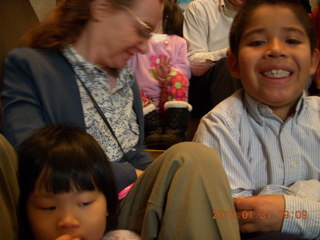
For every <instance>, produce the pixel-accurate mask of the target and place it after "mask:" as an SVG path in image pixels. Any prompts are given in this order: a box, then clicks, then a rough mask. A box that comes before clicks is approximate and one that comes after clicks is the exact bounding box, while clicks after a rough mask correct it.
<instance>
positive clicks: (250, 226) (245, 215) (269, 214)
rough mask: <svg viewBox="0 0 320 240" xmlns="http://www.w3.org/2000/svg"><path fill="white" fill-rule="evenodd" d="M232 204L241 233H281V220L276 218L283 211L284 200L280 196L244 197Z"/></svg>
mask: <svg viewBox="0 0 320 240" xmlns="http://www.w3.org/2000/svg"><path fill="white" fill-rule="evenodd" d="M233 203H234V206H235V209H236V211H237V214H238V221H239V225H240V231H241V232H243V233H252V232H280V231H281V227H282V223H283V218H281V217H279V216H278V212H279V211H281V212H283V211H284V210H285V209H284V208H285V200H284V197H283V196H282V195H263V196H254V197H244V198H238V199H236V200H234V201H233ZM250 211H252V212H250Z"/></svg>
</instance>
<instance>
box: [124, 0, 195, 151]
mask: <svg viewBox="0 0 320 240" xmlns="http://www.w3.org/2000/svg"><path fill="white" fill-rule="evenodd" d="M182 24H183V14H182V11H181V9H180V8H179V7H178V6H177V5H176V4H175V3H174V2H173V1H166V2H165V4H164V9H163V18H162V22H161V24H159V27H158V29H156V31H155V32H157V33H154V34H152V37H151V38H150V40H149V51H148V53H147V54H136V55H134V56H133V57H132V58H131V60H130V62H129V65H130V66H131V67H132V69H133V72H134V73H135V76H136V79H137V82H138V84H139V87H140V92H141V97H142V102H143V112H144V117H145V144H146V146H147V147H148V148H156V149H166V148H168V147H170V146H171V145H173V144H175V143H178V142H181V141H185V139H186V131H187V129H188V122H189V119H190V112H191V110H192V107H191V105H190V104H189V103H188V88H189V78H190V76H191V73H190V68H189V64H188V61H187V43H186V41H185V39H183V38H182Z"/></svg>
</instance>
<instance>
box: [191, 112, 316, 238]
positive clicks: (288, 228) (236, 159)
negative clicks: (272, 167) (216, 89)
mask: <svg viewBox="0 0 320 240" xmlns="http://www.w3.org/2000/svg"><path fill="white" fill-rule="evenodd" d="M230 111H232V109H230ZM232 128H234V129H232ZM236 128H237V127H235V126H228V125H227V124H226V121H225V119H224V118H223V117H222V116H219V117H217V116H214V115H208V116H206V117H205V118H204V119H202V121H201V122H200V124H199V127H198V130H197V132H196V134H195V137H194V141H196V142H200V143H203V144H204V145H206V146H209V147H212V148H214V149H216V150H217V152H218V153H219V155H220V156H221V159H222V160H223V165H224V168H225V170H226V173H227V176H228V180H229V183H230V188H231V190H232V196H233V198H234V199H237V200H235V207H236V209H237V211H238V214H240V216H243V215H242V212H243V211H245V212H246V213H248V212H249V211H253V212H252V213H253V214H252V215H254V216H256V217H255V218H254V219H250V217H246V218H244V219H243V218H242V219H240V220H239V224H240V230H241V231H243V232H246V233H248V232H257V231H264V232H266V231H280V230H281V231H282V232H289V233H293V234H297V235H299V236H301V237H304V238H308V239H320V214H319V213H320V183H319V179H315V180H313V181H301V182H300V183H299V184H301V186H302V187H300V188H299V190H297V189H295V190H293V189H291V190H290V187H286V186H281V185H267V186H266V187H265V188H264V189H263V190H262V191H261V194H263V195H258V194H259V193H257V192H256V191H255V183H254V182H253V181H252V180H251V179H250V177H249V176H250V174H251V169H252V165H251V164H252V163H251V161H250V159H248V157H247V156H245V155H244V153H243V150H242V149H241V144H240V141H239V139H240V134H241V133H239V130H237V129H236ZM247 130H248V129H247ZM296 184H297V183H296ZM293 186H294V185H293ZM293 192H295V194H293ZM305 196H311V197H310V198H308V197H305ZM263 213H268V215H266V216H265V218H263V217H262V214H263ZM287 213H290V217H289V218H286V214H287ZM281 214H284V215H281ZM296 214H297V215H296ZM299 214H300V215H299ZM306 214H307V217H306V216H305V215H306ZM244 215H245V214H244ZM240 218H241V217H240Z"/></svg>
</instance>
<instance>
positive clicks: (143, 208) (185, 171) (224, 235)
mask: <svg viewBox="0 0 320 240" xmlns="http://www.w3.org/2000/svg"><path fill="white" fill-rule="evenodd" d="M214 210H216V211H221V210H225V211H229V212H230V211H231V212H234V211H235V210H234V207H233V203H232V198H231V191H230V188H229V183H228V181H227V177H226V174H225V172H224V169H223V167H222V165H221V162H220V159H219V157H218V155H217V154H216V152H215V151H214V150H212V149H211V148H208V147H206V146H204V145H201V144H198V143H190V142H185V143H179V144H176V145H175V146H173V147H171V148H169V149H168V150H167V151H166V152H164V153H163V154H162V155H161V156H160V157H159V158H157V159H156V160H155V161H154V162H153V163H152V164H151V165H150V166H149V167H148V168H147V169H146V171H145V172H144V174H143V175H142V176H141V177H140V178H139V179H138V180H137V182H136V183H135V185H134V187H133V188H132V189H131V191H130V192H129V194H128V195H127V197H126V198H125V199H124V200H123V202H122V204H121V210H120V217H119V226H118V227H119V228H122V229H129V230H133V231H136V232H137V233H139V234H141V237H142V239H159V240H161V239H163V240H170V239H177V240H188V239H190V240H191V239H194V240H202V239H203V240H214V239H225V240H237V239H240V234H239V226H238V221H237V219H230V218H228V219H227V218H222V219H213V215H214V214H213V211H214Z"/></svg>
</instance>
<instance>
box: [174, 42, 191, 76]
mask: <svg viewBox="0 0 320 240" xmlns="http://www.w3.org/2000/svg"><path fill="white" fill-rule="evenodd" d="M171 41H174V46H173V47H172V49H173V53H172V55H173V57H172V67H171V71H177V72H181V73H182V74H183V75H185V76H186V77H187V78H188V79H190V77H191V71H190V66H189V62H188V58H187V42H186V40H185V39H183V38H181V37H178V36H175V37H174V38H172V39H171Z"/></svg>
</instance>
